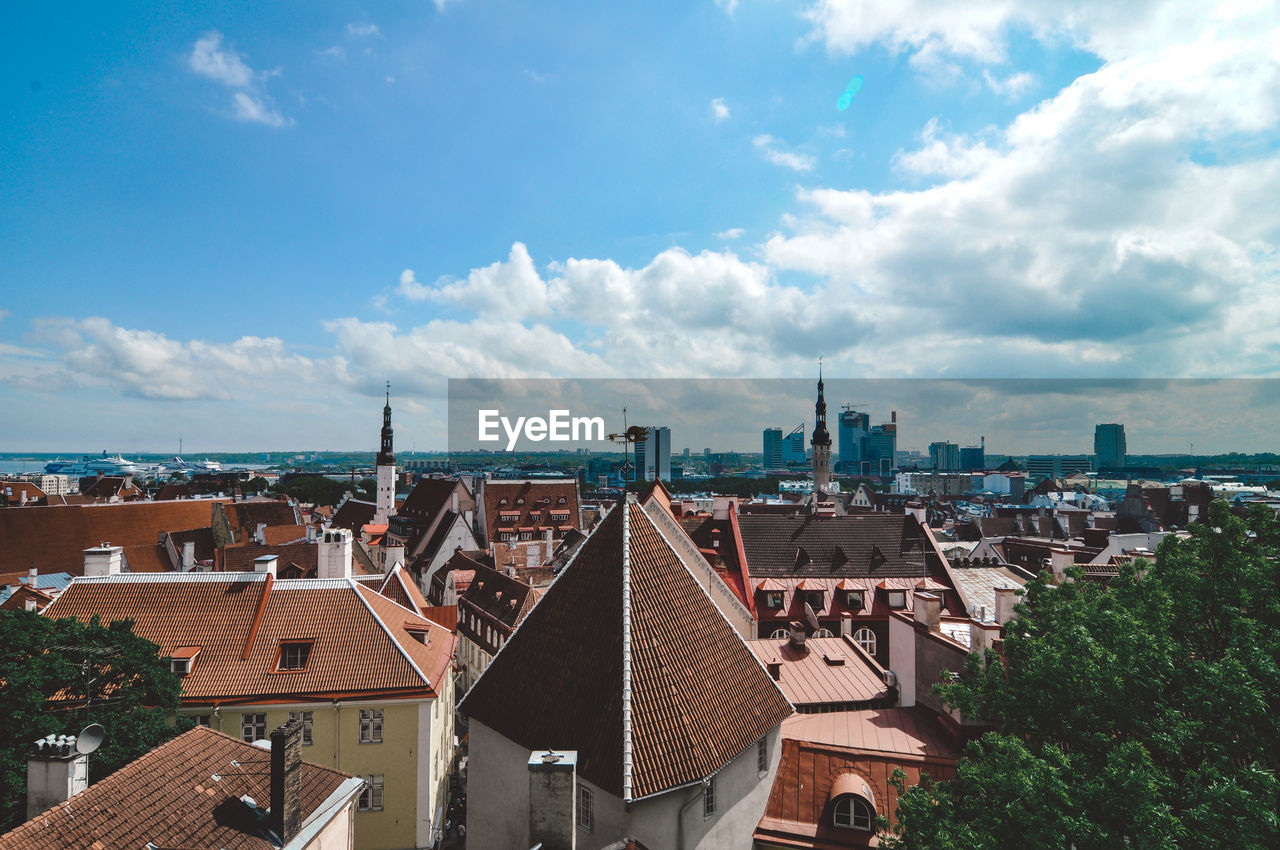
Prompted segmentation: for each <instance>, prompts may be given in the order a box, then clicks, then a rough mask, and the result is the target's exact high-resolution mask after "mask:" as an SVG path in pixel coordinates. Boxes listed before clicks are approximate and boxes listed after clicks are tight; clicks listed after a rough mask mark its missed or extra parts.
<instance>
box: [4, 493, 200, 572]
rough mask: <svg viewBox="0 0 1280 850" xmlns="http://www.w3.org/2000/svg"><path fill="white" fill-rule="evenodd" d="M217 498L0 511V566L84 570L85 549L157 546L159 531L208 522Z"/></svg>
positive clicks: (10, 568) (8, 568) (190, 527)
mask: <svg viewBox="0 0 1280 850" xmlns="http://www.w3.org/2000/svg"><path fill="white" fill-rule="evenodd" d="M215 502H216V500H212V499H209V500H201V501H178V502H126V503H118V504H99V505H71V506H59V507H35V508H31V507H28V508H6V509H5V510H3V511H0V540H3V541H4V543H5V545H4V546H3V547H0V571H4V572H8V571H10V570H17V569H26V567H27V566H28V564H29V562H30V561H32V560H34V561H35V563H36V566H37V567H39V568H40V571H41V572H47V573H56V572H64V573H71V574H72V575H77V576H78V575H84V550H85V549H89V548H91V547H94V546H97V545H98V544H99V543H102V542H104V541H105V542H108V543H110V544H111V545H113V546H123V547H125V548H126V554H128V552H127V550H128V548H129V547H133V546H151V547H155V546H156V543H157V541H158V540H159V539H160V537H159V535H160V532H161V531H170V530H177V529H192V528H201V527H206V528H207V527H208V526H209V524H210V522H211V521H212V512H213V506H214V504H215Z"/></svg>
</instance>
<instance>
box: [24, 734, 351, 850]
mask: <svg viewBox="0 0 1280 850" xmlns="http://www.w3.org/2000/svg"><path fill="white" fill-rule="evenodd" d="M215 776H216V777H217V778H215ZM352 778H353V777H351V776H350V774H346V773H342V772H340V771H337V770H333V769H332V768H328V767H322V766H321V765H318V764H313V763H312V762H309V761H304V762H303V763H302V767H301V769H300V770H299V780H300V783H299V784H300V787H299V793H300V795H301V804H302V818H303V821H305V820H306V819H307V818H308V817H309V816H311V814H312V813H313V812H315V811H316V809H318V808H319V807H320V806H321V804H322V803H324V802H325V800H327V799H328V798H329V796H330V795H331V794H333V793H334V792H335V791H337V790H338V788H339V787H340V786H342V785H343V783H344V782H346V781H347V780H350V779H352ZM349 787H350V788H351V790H352V792H353V793H354V791H355V789H354V787H352V786H350V785H349ZM246 794H247V795H248V796H250V797H252V798H253V799H254V800H256V801H258V803H259V805H261V806H262V807H263V808H266V807H267V806H269V805H270V800H271V752H270V751H269V750H264V749H262V748H260V747H256V746H254V745H252V744H245V743H243V742H241V741H237V740H236V739H235V738H232V737H229V736H227V735H223V734H222V733H221V732H215V731H213V730H212V729H209V728H206V727H203V726H197V727H196V728H195V729H192V730H191V731H189V732H186V733H184V734H182V735H179V736H178V737H177V738H174V739H173V740H172V741H169V742H168V743H166V744H162V745H160V746H159V747H156V748H155V749H154V750H152V751H151V752H149V753H147V754H146V755H144V756H142V757H141V758H139V759H137V760H136V761H133V762H130V763H129V764H127V765H125V766H124V767H122V768H120V769H119V770H117V771H116V772H115V773H113V774H111V775H110V776H108V777H107V778H105V779H103V780H101V781H100V782H97V783H95V784H93V785H91V786H89V788H88V789H87V790H86V791H83V792H81V793H80V794H77V795H76V796H75V797H73V798H71V799H70V800H69V801H67V802H65V803H59V804H58V805H57V806H54V807H53V808H51V809H49V810H48V811H46V812H44V813H43V814H39V815H36V816H35V817H34V818H32V819H31V820H29V821H27V822H26V823H24V824H23V825H22V826H20V827H18V828H17V829H15V830H13V831H12V832H9V833H6V834H5V835H3V836H0V846H3V847H5V848H12V850H61V849H62V848H67V847H80V848H91V847H92V848H103V849H104V850H105V848H109V847H120V848H123V847H143V846H147V847H151V846H155V847H183V848H205V847H208V848H212V847H222V848H228V850H271V848H273V847H277V846H279V845H276V844H273V843H272V842H271V841H269V840H267V839H266V838H264V837H263V836H262V833H261V832H260V831H259V829H258V827H257V821H256V816H255V815H253V813H251V812H250V810H249V809H248V807H246V806H245V805H244V804H243V803H242V802H241V801H240V797H241V796H242V795H246Z"/></svg>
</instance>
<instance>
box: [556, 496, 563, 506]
mask: <svg viewBox="0 0 1280 850" xmlns="http://www.w3.org/2000/svg"><path fill="white" fill-rule="evenodd" d="M556 504H558V505H563V504H564V496H561V497H560V501H559V502H556Z"/></svg>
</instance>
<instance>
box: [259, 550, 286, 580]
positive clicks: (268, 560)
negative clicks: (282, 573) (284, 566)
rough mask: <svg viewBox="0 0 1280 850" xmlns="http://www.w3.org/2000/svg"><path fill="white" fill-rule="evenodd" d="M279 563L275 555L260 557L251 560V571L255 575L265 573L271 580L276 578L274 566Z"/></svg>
mask: <svg viewBox="0 0 1280 850" xmlns="http://www.w3.org/2000/svg"><path fill="white" fill-rule="evenodd" d="M279 563H280V558H279V557H278V556H276V555H262V556H260V557H257V558H254V559H253V571H254V572H255V573H267V574H268V575H270V576H271V577H272V578H275V577H276V565H277V564H279Z"/></svg>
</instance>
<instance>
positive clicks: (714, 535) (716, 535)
mask: <svg viewBox="0 0 1280 850" xmlns="http://www.w3.org/2000/svg"><path fill="white" fill-rule="evenodd" d="M711 548H712V549H719V548H720V529H718V528H713V529H711Z"/></svg>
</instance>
